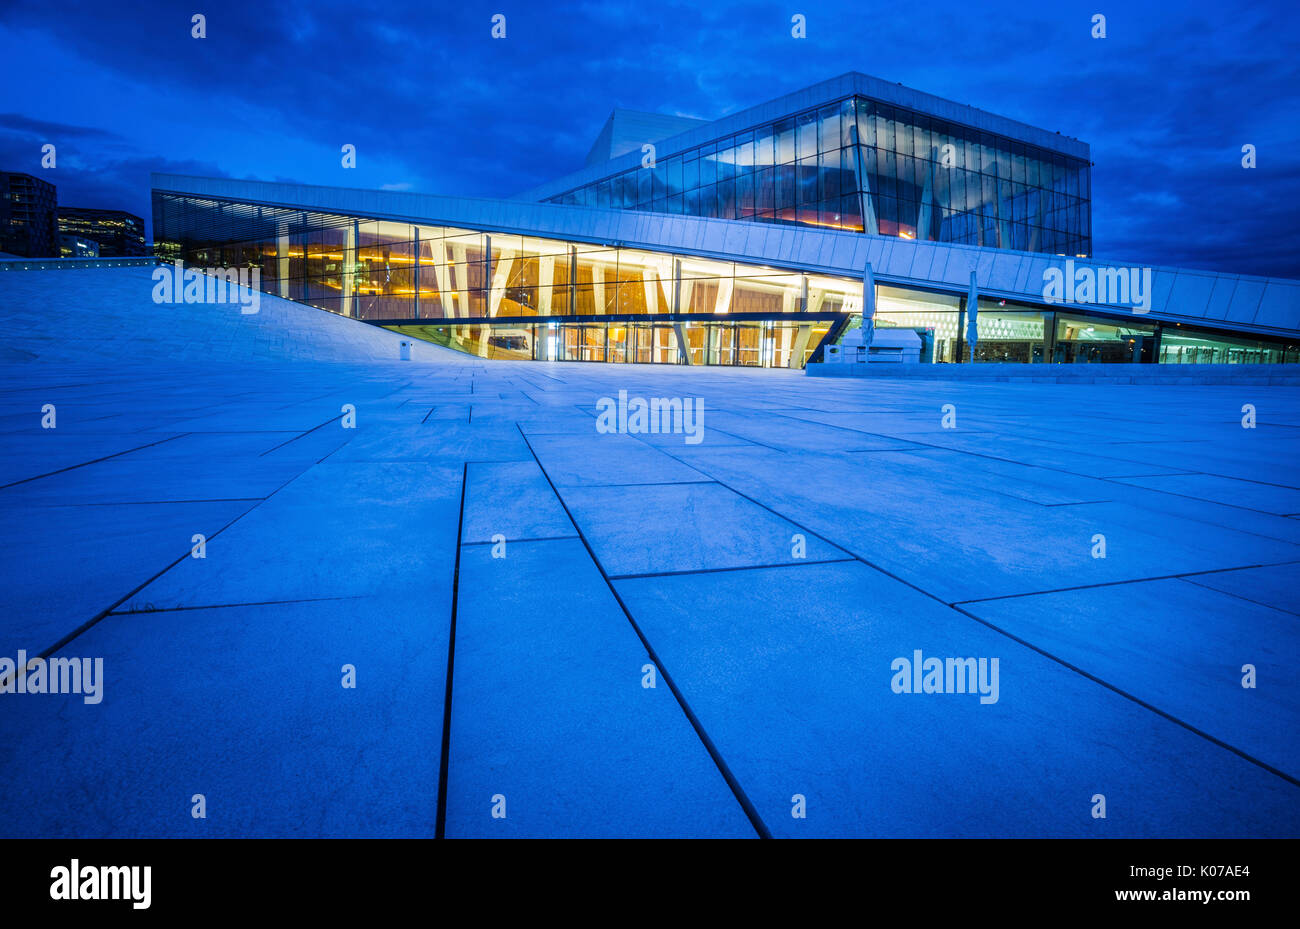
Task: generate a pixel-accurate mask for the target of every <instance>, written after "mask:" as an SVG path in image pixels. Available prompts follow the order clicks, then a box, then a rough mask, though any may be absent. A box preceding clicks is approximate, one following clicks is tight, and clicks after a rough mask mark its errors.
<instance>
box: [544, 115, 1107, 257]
mask: <svg viewBox="0 0 1300 929" xmlns="http://www.w3.org/2000/svg"><path fill="white" fill-rule="evenodd" d="M1090 184H1091V166H1090V165H1089V164H1088V162H1086V161H1083V160H1081V159H1078V158H1073V157H1071V156H1069V155H1065V154H1062V153H1060V152H1055V151H1049V150H1047V149H1042V148H1038V147H1036V146H1033V145H1028V144H1026V143H1023V142H1018V141H1015V140H1012V139H1008V138H1004V137H1001V136H996V135H992V134H990V133H986V132H980V131H978V130H975V129H971V128H969V127H966V126H961V125H957V124H955V123H950V122H946V121H944V120H941V119H937V118H935V117H932V116H927V115H926V114H923V113H918V112H915V111H912V110H907V109H903V108H901V107H897V106H890V105H887V104H883V103H877V102H875V101H872V100H868V99H865V98H863V97H849V98H847V99H844V100H841V101H838V102H835V103H831V104H828V105H826V106H822V107H818V108H815V109H810V110H806V111H804V112H801V113H796V114H794V115H791V116H789V117H786V118H784V119H780V120H776V121H774V122H769V123H765V124H762V125H759V126H755V127H753V128H751V129H747V130H745V131H744V132H739V133H736V134H734V135H731V136H728V137H726V138H722V139H718V140H715V141H712V142H709V143H707V144H704V145H699V146H696V147H694V148H691V149H688V150H686V151H683V152H678V153H673V154H671V155H669V156H666V157H660V158H658V159H657V160H656V162H655V164H654V166H653V167H648V168H643V167H638V168H635V169H632V170H629V171H625V172H623V173H621V174H615V175H612V176H610V177H606V178H603V179H601V180H599V181H595V182H593V183H590V184H587V185H584V186H582V187H578V188H575V189H573V190H569V191H566V192H564V193H562V194H558V195H556V196H553V197H551V198H549V202H552V203H563V204H570V205H576V206H588V207H597V208H599V209H615V210H619V209H623V210H650V211H652V212H657V213H671V214H685V215H690V216H708V217H716V218H721V219H740V220H750V221H755V222H775V223H795V224H799V225H806V226H825V227H829V228H833V229H849V230H854V231H858V232H863V231H865V232H869V233H873V234H880V235H888V236H900V237H902V238H908V239H926V240H931V241H938V242H957V243H962V244H966V245H983V246H989V247H996V248H1011V249H1017V250H1020V251H1029V252H1046V253H1050V254H1056V255H1071V256H1087V255H1089V254H1091V251H1092V215H1091V196H1092V192H1091V189H1090Z"/></svg>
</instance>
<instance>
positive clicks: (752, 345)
mask: <svg viewBox="0 0 1300 929" xmlns="http://www.w3.org/2000/svg"><path fill="white" fill-rule="evenodd" d="M154 230H155V240H156V242H157V243H158V251H159V255H160V256H162V257H166V258H180V259H183V260H184V261H186V262H187V263H188V264H190V265H193V266H197V267H223V268H230V267H255V268H259V269H260V272H261V285H262V289H263V290H265V291H266V292H267V293H272V294H276V295H278V296H281V297H285V298H288V299H291V300H297V301H299V302H302V303H306V304H310V305H312V306H316V307H320V308H321V309H325V310H329V311H331V312H334V313H339V314H341V315H344V316H351V317H354V318H356V319H362V320H369V321H374V322H380V323H382V324H383V325H384V326H386V327H387V328H390V329H394V330H397V331H399V332H402V333H405V334H408V335H411V336H414V337H417V338H421V339H426V340H428V341H432V342H437V343H439V344H442V345H446V346H449V347H451V348H455V349H458V350H460V351H464V352H469V353H471V354H475V355H478V356H480V357H484V358H519V359H545V360H556V361H596V362H614V363H632V362H638V363H645V364H693V365H746V366H756V367H780V368H801V367H803V366H804V365H805V364H806V363H807V362H808V361H809V360H814V359H816V358H817V357H818V352H819V349H820V348H821V346H822V345H823V343H824V342H826V341H837V340H839V339H842V338H843V335H844V333H845V332H847V331H848V330H849V329H850V328H852V327H854V326H856V325H858V323H859V321H860V319H861V302H862V282H861V280H860V279H858V278H848V277H843V278H842V277H833V276H826V275H818V274H805V273H800V272H798V271H790V270H783V269H776V268H769V267H763V266H758V265H751V264H745V263H742V262H733V261H717V260H712V259H707V258H700V257H696V256H690V255H674V254H670V253H664V252H652V251H646V250H640V249H632V248H621V247H613V246H608V245H597V244H590V243H582V242H568V241H561V240H556V239H546V238H538V237H533V236H521V235H506V234H502V233H495V232H491V233H489V232H484V231H479V230H470V229H460V228H453V227H447V226H435V225H425V224H412V223H403V222H391V221H386V220H375V219H368V218H364V217H360V216H343V215H338V214H330V213H317V212H311V211H302V210H291V209H286V208H278V207H265V206H257V205H255V204H247V203H236V202H229V201H218V200H212V199H207V198H203V197H198V196H192V195H183V194H172V193H167V192H165V191H155V192H154ZM966 310H967V307H966V306H965V298H964V297H962V296H958V295H951V294H940V293H931V292H928V291H922V290H919V289H912V288H903V287H897V286H891V285H879V286H878V287H877V295H876V325H877V326H878V327H880V328H882V329H883V328H890V327H903V328H909V329H912V330H914V331H915V332H916V333H917V334H918V335H919V336H920V337H921V341H922V351H921V359H920V360H921V361H922V362H924V363H965V362H968V361H970V351H969V348H968V346H967V345H966V343H965V334H966V323H965V320H966ZM976 326H977V330H978V335H979V338H978V341H977V343H976V346H975V353H974V355H975V358H974V360H975V361H976V362H1013V363H1023V364H1041V363H1049V362H1050V363H1057V364H1093V363H1116V362H1128V363H1142V362H1161V363H1166V364H1170V363H1173V364H1177V363H1221V364H1222V363H1248V362H1268V363H1276V362H1296V361H1298V360H1300V345H1297V344H1296V343H1294V342H1282V341H1278V340H1273V339H1265V338H1258V337H1254V336H1243V335H1240V334H1232V333H1223V332H1219V333H1216V332H1213V331H1210V330H1202V329H1193V328H1189V327H1185V326H1182V325H1179V324H1174V323H1161V322H1158V321H1152V320H1147V319H1145V318H1144V317H1134V316H1131V315H1129V316H1116V315H1107V314H1103V313H1097V314H1091V313H1084V312H1080V311H1078V310H1074V309H1071V310H1069V311H1068V312H1067V311H1065V310H1060V309H1053V308H1051V307H1045V306H1033V305H1029V304H1019V303H1015V302H1013V301H1009V300H998V299H995V298H983V297H981V299H980V305H979V314H978V317H977V322H976Z"/></svg>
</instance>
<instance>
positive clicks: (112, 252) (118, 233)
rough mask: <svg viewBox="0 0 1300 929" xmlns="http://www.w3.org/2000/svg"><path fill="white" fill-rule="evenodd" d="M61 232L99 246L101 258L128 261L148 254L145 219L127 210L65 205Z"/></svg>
mask: <svg viewBox="0 0 1300 929" xmlns="http://www.w3.org/2000/svg"><path fill="white" fill-rule="evenodd" d="M58 213H59V232H60V233H62V234H64V235H70V236H77V237H79V238H83V239H90V240H91V241H94V242H98V243H99V257H101V258H127V257H130V256H133V255H147V254H149V249H148V248H147V247H146V246H145V238H144V220H143V219H141V218H140V217H139V216H136V215H134V214H132V213H127V212H125V211H124V210H92V209H88V208H86V207H76V206H61V207H59V209H58Z"/></svg>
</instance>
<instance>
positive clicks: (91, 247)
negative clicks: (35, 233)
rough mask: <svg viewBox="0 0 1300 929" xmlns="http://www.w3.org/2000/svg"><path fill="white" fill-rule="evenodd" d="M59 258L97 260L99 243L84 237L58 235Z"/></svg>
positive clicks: (66, 234) (63, 233) (65, 234)
mask: <svg viewBox="0 0 1300 929" xmlns="http://www.w3.org/2000/svg"><path fill="white" fill-rule="evenodd" d="M59 257H60V258H98V257H99V243H98V242H94V241H91V240H90V239H87V238H85V237H84V236H79V235H69V234H68V233H66V232H60V233H59Z"/></svg>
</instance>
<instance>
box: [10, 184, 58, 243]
mask: <svg viewBox="0 0 1300 929" xmlns="http://www.w3.org/2000/svg"><path fill="white" fill-rule="evenodd" d="M55 196H56V195H55V190H54V185H53V184H51V183H49V182H48V181H43V180H41V179H40V178H38V177H32V176H31V175H30V174H20V173H18V172H16V171H0V252H8V253H10V254H13V255H20V256H22V257H23V258H51V257H53V256H55V255H57V254H58V250H59V245H58V242H59V226H58V220H57V213H56V203H57V200H56V199H55Z"/></svg>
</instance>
